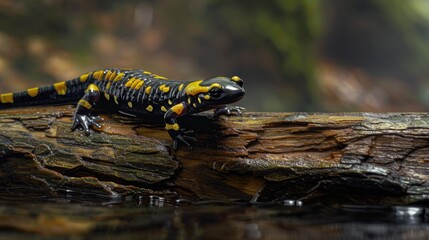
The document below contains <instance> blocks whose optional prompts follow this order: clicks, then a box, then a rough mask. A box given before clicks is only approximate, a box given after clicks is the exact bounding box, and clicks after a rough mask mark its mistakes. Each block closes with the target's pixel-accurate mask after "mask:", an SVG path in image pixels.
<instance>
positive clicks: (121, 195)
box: [0, 105, 429, 205]
mask: <svg viewBox="0 0 429 240" xmlns="http://www.w3.org/2000/svg"><path fill="white" fill-rule="evenodd" d="M73 111H74V107H73V106H70V105H65V106H50V107H32V108H19V109H10V110H3V111H0V190H1V191H7V192H8V193H9V194H11V193H14V192H16V193H18V192H23V191H24V192H37V193H42V194H46V195H52V194H54V195H55V194H59V195H64V194H65V195H67V196H81V195H83V196H91V197H93V198H94V199H96V198H98V197H103V198H105V197H107V198H114V199H127V198H133V197H135V196H148V195H159V196H169V197H172V198H182V199H187V200H192V201H195V200H199V201H202V200H219V201H238V202H251V203H258V202H273V201H274V202H277V201H280V202H282V201H286V200H290V199H293V200H301V201H306V202H320V201H322V202H323V201H327V202H330V203H332V202H339V203H344V202H346V203H359V204H386V205H393V204H411V203H421V202H425V201H427V200H428V199H429V183H428V180H429V124H428V123H429V114H428V113H254V112H248V113H244V114H243V115H242V116H228V117H227V116H221V117H220V118H218V119H213V118H212V117H211V115H212V114H211V113H203V114H197V115H195V116H189V117H184V118H183V119H180V122H179V123H180V124H181V126H184V127H185V128H187V129H192V130H194V135H195V137H196V138H197V139H198V141H197V142H195V143H194V144H193V146H194V148H193V149H188V148H187V147H185V146H180V147H179V149H178V150H177V151H172V150H171V145H172V141H171V139H170V137H169V136H168V134H167V132H166V131H165V130H164V129H163V126H162V125H159V124H158V125H152V124H148V123H146V122H145V121H144V120H142V119H131V118H127V117H123V116H120V115H116V114H112V113H109V114H103V115H102V117H103V118H104V122H103V127H102V129H100V130H98V131H97V132H94V133H93V134H91V135H90V136H86V135H85V134H83V133H82V132H81V131H75V132H72V131H71V130H70V124H71V117H72V115H73Z"/></svg>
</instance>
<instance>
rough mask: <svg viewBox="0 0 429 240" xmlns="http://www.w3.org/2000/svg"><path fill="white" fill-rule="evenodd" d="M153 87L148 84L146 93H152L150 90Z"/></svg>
mask: <svg viewBox="0 0 429 240" xmlns="http://www.w3.org/2000/svg"><path fill="white" fill-rule="evenodd" d="M151 89H152V87H151V86H148V87H146V89H145V93H146V94H150V90H151Z"/></svg>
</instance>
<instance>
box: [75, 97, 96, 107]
mask: <svg viewBox="0 0 429 240" xmlns="http://www.w3.org/2000/svg"><path fill="white" fill-rule="evenodd" d="M77 104H78V105H79V106H82V107H84V108H86V109H91V108H92V105H91V103H89V102H88V101H86V100H85V99H81V100H79V102H78V103H77Z"/></svg>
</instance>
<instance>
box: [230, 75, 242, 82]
mask: <svg viewBox="0 0 429 240" xmlns="http://www.w3.org/2000/svg"><path fill="white" fill-rule="evenodd" d="M231 80H232V81H234V82H238V81H241V78H240V77H239V76H234V77H232V78H231Z"/></svg>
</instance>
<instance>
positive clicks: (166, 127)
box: [165, 123, 180, 131]
mask: <svg viewBox="0 0 429 240" xmlns="http://www.w3.org/2000/svg"><path fill="white" fill-rule="evenodd" d="M171 129H173V130H174V131H179V129H180V127H179V124H177V123H175V124H170V123H166V124H165V130H171Z"/></svg>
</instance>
